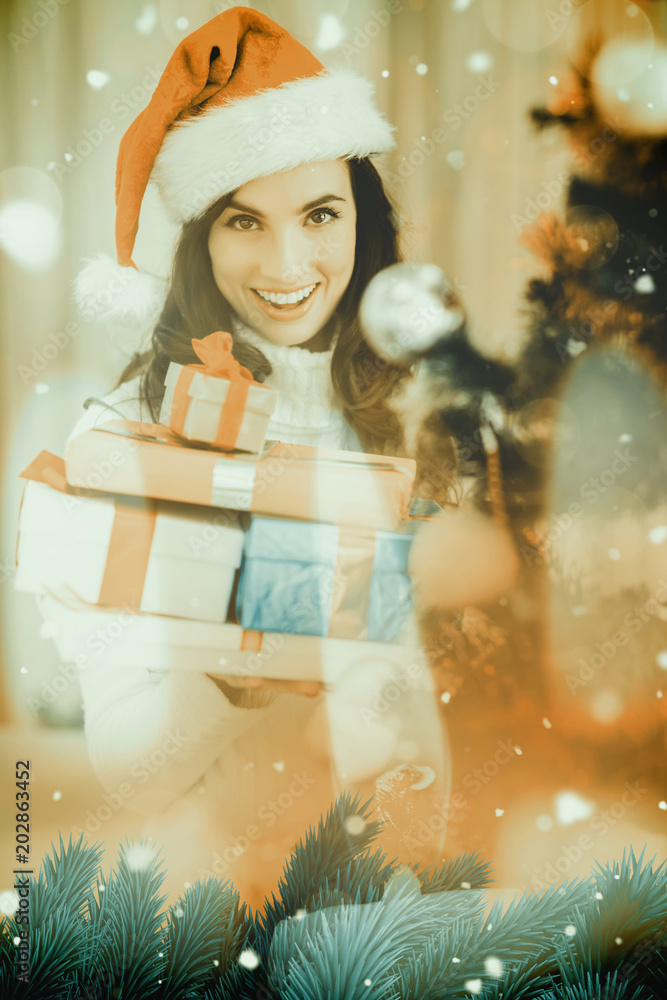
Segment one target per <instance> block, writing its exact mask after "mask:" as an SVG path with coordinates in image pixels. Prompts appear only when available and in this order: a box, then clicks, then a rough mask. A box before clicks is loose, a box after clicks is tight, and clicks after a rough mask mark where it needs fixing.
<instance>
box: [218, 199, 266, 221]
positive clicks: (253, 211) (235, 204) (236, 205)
mask: <svg viewBox="0 0 667 1000" xmlns="http://www.w3.org/2000/svg"><path fill="white" fill-rule="evenodd" d="M227 208H233V209H235V210H236V211H237V212H247V214H248V215H256V216H257V218H258V219H263V218H264V213H263V212H260V211H259V209H258V208H253V207H252V206H251V205H242V204H241V202H240V201H234V199H233V198H232V200H231V201H228V202H227Z"/></svg>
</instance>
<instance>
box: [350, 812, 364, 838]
mask: <svg viewBox="0 0 667 1000" xmlns="http://www.w3.org/2000/svg"><path fill="white" fill-rule="evenodd" d="M365 827H366V821H365V820H364V819H363V818H362V817H361V816H348V818H347V819H346V820H345V829H346V830H347V832H348V833H349V834H350V835H351V836H352V837H358V836H359V834H361V833H363V831H364V829H365Z"/></svg>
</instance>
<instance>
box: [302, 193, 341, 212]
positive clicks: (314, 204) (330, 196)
mask: <svg viewBox="0 0 667 1000" xmlns="http://www.w3.org/2000/svg"><path fill="white" fill-rule="evenodd" d="M325 201H345V198H341V196H340V195H338V194H323V195H322V197H321V198H314V199H313V201H309V202H308V203H307V204H306V205H302V207H301V214H303V213H304V212H307V211H308V210H309V209H311V208H317V206H318V205H322V204H323V203H324V202H325Z"/></svg>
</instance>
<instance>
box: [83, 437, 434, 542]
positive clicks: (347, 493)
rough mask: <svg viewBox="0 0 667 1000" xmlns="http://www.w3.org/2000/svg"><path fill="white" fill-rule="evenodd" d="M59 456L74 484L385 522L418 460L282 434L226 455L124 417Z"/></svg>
mask: <svg viewBox="0 0 667 1000" xmlns="http://www.w3.org/2000/svg"><path fill="white" fill-rule="evenodd" d="M65 464H66V471H67V481H68V483H69V484H70V485H71V486H73V487H79V488H88V489H91V488H92V489H97V490H106V491H109V492H113V493H124V494H129V495H134V496H147V497H154V498H156V499H159V500H160V499H166V500H179V501H184V502H187V503H197V504H206V505H209V506H213V507H226V508H232V509H234V510H250V511H253V513H255V514H271V515H274V516H277V517H290V518H299V519H301V520H305V521H326V522H330V523H334V524H339V525H353V526H357V527H364V528H379V529H385V530H392V529H393V528H395V527H396V526H397V525H398V524H399V522H400V520H401V518H402V517H403V515H404V513H405V511H406V509H407V507H408V504H409V501H410V497H411V493H412V485H413V482H414V477H415V469H416V466H415V462H414V461H412V460H411V459H407V458H393V457H392V458H388V457H385V456H382V455H365V454H362V453H359V452H350V451H341V450H337V449H331V448H315V447H311V446H309V445H295V444H286V443H281V442H277V443H276V442H273V443H272V444H270V445H269V446H267V448H266V450H265V451H264V452H263V453H262V454H261V455H247V454H239V453H236V452H234V453H229V454H228V453H223V452H220V451H214V450H212V449H210V448H206V447H198V448H196V447H193V446H191V445H189V444H186V443H184V442H183V441H182V440H181V439H180V438H178V437H177V436H176V435H174V434H173V433H172V432H171V431H170V430H169V428H168V427H164V426H163V425H161V424H142V423H136V422H133V421H127V420H111V421H109V422H108V423H105V424H101V425H100V426H99V427H96V428H95V429H93V430H89V431H85V432H84V433H82V434H78V435H76V436H75V437H73V438H70V441H69V444H68V447H67V454H66V456H65Z"/></svg>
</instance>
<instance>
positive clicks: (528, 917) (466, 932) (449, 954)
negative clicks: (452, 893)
mask: <svg viewBox="0 0 667 1000" xmlns="http://www.w3.org/2000/svg"><path fill="white" fill-rule="evenodd" d="M591 895H592V889H591V883H590V882H584V883H577V882H573V883H564V885H563V886H561V887H560V888H559V889H558V891H556V887H555V886H552V887H551V888H550V889H548V890H547V892H545V893H543V894H541V895H539V894H537V893H527V894H526V895H524V896H523V897H521V898H520V899H515V900H514V901H513V902H512V903H511V904H510V905H509V907H508V909H507V910H506V912H505V913H504V914H503V913H502V909H503V904H502V902H501V901H498V902H496V903H494V905H493V906H492V908H491V911H490V913H489V915H488V916H487V917H485V918H483V919H480V918H475V919H472V920H471V919H468V920H462V921H460V922H459V924H458V925H456V926H455V927H453V928H452V929H451V930H450V931H448V932H446V933H444V934H443V933H441V934H440V935H438V936H437V937H436V938H433V939H432V940H431V941H430V942H429V944H428V945H427V948H426V949H425V951H424V953H423V954H422V955H419V956H417V957H416V958H415V959H413V960H411V961H409V962H408V963H407V965H406V967H405V968H404V969H402V970H401V977H400V982H399V986H398V990H397V993H396V996H397V997H400V998H401V1000H438V998H439V997H440V996H442V995H443V994H446V995H447V996H448V997H450V996H451V997H457V996H461V997H463V996H465V995H466V994H467V993H468V992H470V991H469V990H466V985H465V984H466V983H467V982H469V981H473V982H474V981H476V980H480V983H481V986H483V984H484V983H485V982H486V981H489V979H491V977H492V976H493V972H490V971H489V967H488V966H487V961H488V960H490V959H497V960H500V961H501V962H502V963H503V966H504V969H505V972H504V974H506V975H507V976H508V977H509V976H510V974H512V973H513V974H514V975H516V976H522V975H523V974H524V973H525V966H526V963H528V962H530V963H535V961H536V960H537V959H540V958H541V957H542V956H547V955H548V954H549V953H550V954H551V955H552V956H553V957H552V959H551V963H550V968H552V969H554V968H555V967H556V946H557V944H558V943H559V942H560V941H561V940H562V938H563V935H564V933H565V927H567V926H569V924H570V923H571V920H572V914H573V913H574V912H575V909H576V907H577V905H579V904H582V903H584V901H585V900H586V899H588V898H590V897H591ZM547 968H548V966H547ZM545 971H546V969H545ZM509 981H510V982H511V979H510V980H509ZM481 986H480V988H481Z"/></svg>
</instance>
